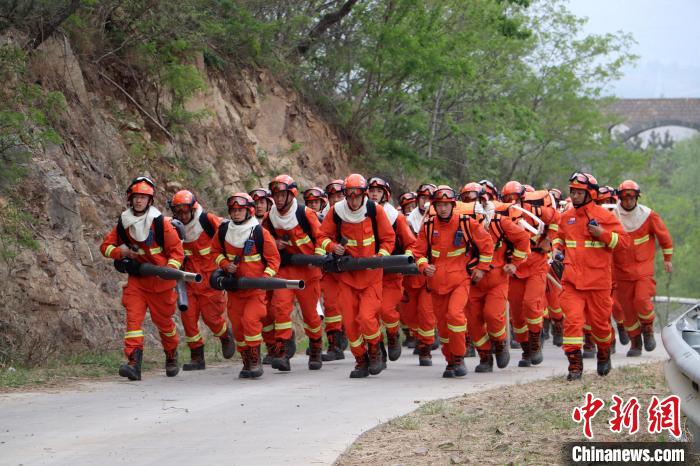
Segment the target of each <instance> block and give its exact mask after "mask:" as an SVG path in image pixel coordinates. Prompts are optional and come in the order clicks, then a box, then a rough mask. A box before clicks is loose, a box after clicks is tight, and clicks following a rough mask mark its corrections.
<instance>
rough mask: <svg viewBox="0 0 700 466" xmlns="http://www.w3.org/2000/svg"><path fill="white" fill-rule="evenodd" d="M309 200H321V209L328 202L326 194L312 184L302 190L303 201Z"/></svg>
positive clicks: (307, 201)
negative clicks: (311, 186)
mask: <svg viewBox="0 0 700 466" xmlns="http://www.w3.org/2000/svg"><path fill="white" fill-rule="evenodd" d="M309 201H321V210H323V209H324V208H325V207H326V205H327V204H328V196H326V193H324V192H323V190H322V189H321V188H319V187H317V186H314V187H313V188H309V189H307V190H306V191H304V202H305V203H306V204H308V203H309Z"/></svg>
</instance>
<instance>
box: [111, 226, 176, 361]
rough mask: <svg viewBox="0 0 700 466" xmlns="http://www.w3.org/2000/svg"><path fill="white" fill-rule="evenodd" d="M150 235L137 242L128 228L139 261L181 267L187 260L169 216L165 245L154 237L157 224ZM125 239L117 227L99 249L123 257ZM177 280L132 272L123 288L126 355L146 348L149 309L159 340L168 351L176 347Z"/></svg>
mask: <svg viewBox="0 0 700 466" xmlns="http://www.w3.org/2000/svg"><path fill="white" fill-rule="evenodd" d="M151 233H152V234H151V235H150V236H149V238H148V239H147V240H146V241H134V240H133V238H132V237H131V235H130V234H129V230H128V229H127V230H126V235H127V238H128V239H129V242H130V243H131V244H132V245H134V246H135V247H137V248H138V249H137V253H138V257H137V258H136V261H138V262H140V263H145V262H148V263H151V264H154V265H158V266H161V267H170V268H173V269H179V268H180V267H181V266H182V262H183V261H184V259H185V254H184V252H183V250H182V242H181V241H180V237H179V236H178V234H177V231H176V230H175V228H174V227H173V226H172V224H171V223H170V221H169V219H168V218H166V219H165V220H164V221H163V234H164V244H163V245H162V246H159V245H158V244H156V242H155V241H153V240H152V238H155V236H156V234H155V225H154V224H151ZM122 244H124V242H123V241H122V240H121V239H120V238H119V235H118V234H117V228H116V227H114V228H113V229H112V231H110V232H109V233H108V234H107V236H106V237H105V238H104V240H103V241H102V245H101V246H100V251H101V252H102V254H103V255H104V256H105V257H107V258H109V259H115V260H118V259H122V258H123V257H122V253H121V251H120V249H119V246H121V245H122ZM176 300H177V295H176V293H175V282H174V281H173V280H163V279H161V278H159V277H153V276H144V277H141V276H135V275H129V279H128V280H127V283H126V286H125V287H124V291H123V292H122V305H123V306H124V308H125V309H126V332H125V333H124V354H125V355H126V357H127V358H128V357H129V356H130V355H131V353H132V352H133V351H134V350H135V349H141V350H143V337H144V332H143V319H144V318H145V317H146V310H147V309H148V310H150V311H151V320H152V321H153V324H154V325H155V326H156V328H158V332H159V334H160V341H161V344H162V345H163V349H164V350H165V351H171V350H174V349H177V345H178V341H179V340H178V336H177V328H176V327H175V322H173V315H174V314H175V310H176V309H175V308H176V306H175V301H176Z"/></svg>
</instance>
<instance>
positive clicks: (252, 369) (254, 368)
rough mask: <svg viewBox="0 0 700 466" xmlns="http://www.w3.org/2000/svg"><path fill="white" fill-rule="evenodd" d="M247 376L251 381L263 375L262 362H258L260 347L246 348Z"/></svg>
mask: <svg viewBox="0 0 700 466" xmlns="http://www.w3.org/2000/svg"><path fill="white" fill-rule="evenodd" d="M248 366H249V374H250V377H251V378H252V379H257V378H258V377H260V376H262V375H263V366H262V361H260V345H257V346H252V347H249V348H248Z"/></svg>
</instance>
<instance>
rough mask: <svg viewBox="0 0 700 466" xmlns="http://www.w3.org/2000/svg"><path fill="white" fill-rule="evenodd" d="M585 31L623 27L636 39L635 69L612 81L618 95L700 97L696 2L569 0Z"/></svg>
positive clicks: (698, 7)
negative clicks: (614, 81) (582, 18)
mask: <svg viewBox="0 0 700 466" xmlns="http://www.w3.org/2000/svg"><path fill="white" fill-rule="evenodd" d="M569 9H570V10H571V11H572V12H573V13H575V14H576V15H577V16H586V17H588V18H589V20H588V24H587V25H586V32H587V33H595V34H599V33H605V32H616V31H624V32H629V33H632V35H633V36H634V39H635V40H636V41H637V45H635V46H634V47H633V49H632V52H633V53H634V54H636V55H638V56H639V60H638V61H637V64H636V66H635V67H629V68H627V69H625V70H624V71H625V76H624V77H623V78H622V79H621V80H620V81H618V82H616V83H615V84H614V86H613V87H612V88H611V91H612V92H611V93H612V94H614V95H616V96H618V97H627V98H640V97H700V24H699V22H700V0H570V1H569Z"/></svg>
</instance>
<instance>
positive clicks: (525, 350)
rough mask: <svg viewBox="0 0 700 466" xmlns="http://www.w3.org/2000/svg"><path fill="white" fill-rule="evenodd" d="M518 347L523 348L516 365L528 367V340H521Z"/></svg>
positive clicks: (529, 364)
mask: <svg viewBox="0 0 700 466" xmlns="http://www.w3.org/2000/svg"><path fill="white" fill-rule="evenodd" d="M520 348H522V350H523V356H522V359H520V361H518V367H530V366H531V365H532V361H530V342H529V341H523V342H522V343H520Z"/></svg>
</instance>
